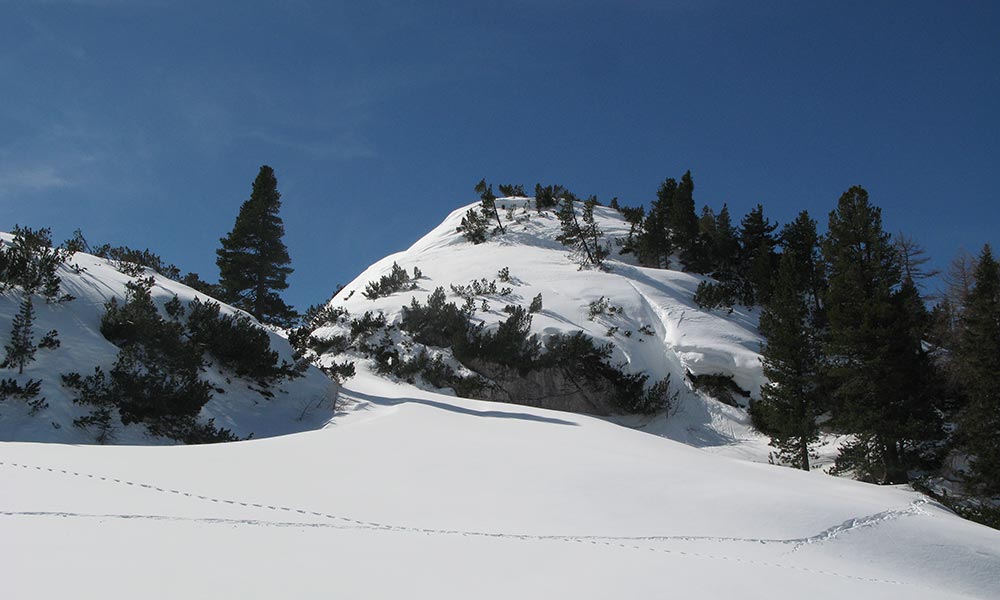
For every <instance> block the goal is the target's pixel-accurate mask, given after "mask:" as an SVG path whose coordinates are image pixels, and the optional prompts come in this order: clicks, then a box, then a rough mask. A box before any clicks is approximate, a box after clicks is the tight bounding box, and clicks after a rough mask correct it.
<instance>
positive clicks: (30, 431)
mask: <svg viewBox="0 0 1000 600" xmlns="http://www.w3.org/2000/svg"><path fill="white" fill-rule="evenodd" d="M11 237H12V236H10V235H9V234H0V240H3V241H9V240H10V239H11ZM68 262H69V264H67V265H63V266H61V267H60V269H59V276H60V277H61V279H62V285H61V292H62V293H67V294H70V295H72V296H74V297H75V298H76V299H75V300H72V301H70V302H62V303H46V302H45V301H44V299H42V298H41V297H40V296H35V297H34V307H35V322H34V333H35V335H34V339H35V341H36V343H37V341H38V340H39V339H40V338H41V337H42V335H44V334H45V332H47V331H50V330H52V329H55V330H57V331H58V332H59V340H60V346H59V348H56V349H53V350H47V349H39V350H38V351H37V353H36V355H35V358H36V360H35V361H33V362H31V363H29V364H28V365H26V366H25V368H24V374H23V375H18V374H17V371H11V370H8V369H4V370H3V371H4V373H2V374H0V377H4V378H6V377H13V378H14V379H16V380H17V381H18V382H20V383H24V382H26V381H27V380H28V379H36V380H41V381H42V386H41V392H40V397H44V398H45V399H46V402H47V403H48V408H47V409H45V410H43V411H41V412H40V413H39V414H37V415H29V414H28V408H27V407H26V406H25V405H24V404H23V403H21V402H17V401H8V402H3V403H0V440H4V441H44V442H61V443H69V444H88V443H94V440H93V437H94V436H93V434H91V433H88V432H86V431H84V430H82V429H79V428H77V427H74V426H73V420H74V419H76V418H78V417H81V416H83V415H85V414H87V412H88V410H89V409H88V408H87V407H84V406H79V405H76V404H74V403H73V401H72V399H73V397H74V396H75V392H74V391H73V390H70V389H68V388H66V387H64V386H62V385H61V383H60V381H61V380H60V376H61V375H62V374H66V373H72V372H76V373H80V374H82V375H84V376H86V375H89V374H91V373H93V372H94V367H101V368H102V369H104V371H105V372H107V371H109V370H110V368H111V367H112V366H113V365H114V362H115V359H116V357H117V355H118V348H117V347H116V346H115V345H114V344H112V343H111V342H109V341H107V340H106V339H104V336H103V335H101V331H100V327H101V317H102V316H103V315H104V312H105V308H104V305H105V303H106V302H108V300H110V299H111V298H117V299H118V301H119V302H122V301H124V298H125V292H126V287H125V284H126V283H128V282H129V281H130V280H132V279H133V278H132V277H129V276H128V275H125V274H123V273H121V272H119V271H118V270H116V269H115V268H114V267H113V266H112V265H111V263H109V262H108V261H106V260H104V259H102V258H98V257H96V256H92V255H90V254H86V253H82V252H78V253H76V254H74V255H73V256H72V257H71V258H70V260H69V261H68ZM70 265H76V266H77V267H79V268H80V270H79V272H77V271H76V270H74V269H73V268H71V266H70ZM148 276H154V277H155V284H154V285H153V288H152V290H151V295H152V297H153V302H154V303H156V304H157V306H158V307H159V308H160V312H161V315H165V314H166V313H165V311H164V310H163V304H164V303H165V302H167V301H168V300H170V299H171V298H173V296H174V295H175V294H176V295H177V297H178V298H179V299H180V300H181V301H182V302H183V303H184V304H185V305H186V304H187V303H188V302H190V301H192V300H194V299H195V298H201V300H202V301H205V300H213V299H211V298H208V297H207V296H205V295H204V294H201V293H199V292H196V291H195V290H193V289H191V288H189V287H187V286H185V285H182V284H180V283H177V282H175V281H171V280H170V279H167V278H165V277H162V276H160V275H157V274H156V273H155V272H154V271H152V270H149V269H147V270H146V272H145V273H143V274H142V275H141V277H148ZM22 296H23V294H22V292H21V291H20V290H16V289H11V290H7V291H5V292H0V339H2V344H6V343H7V336H8V332H9V331H10V322H11V320H12V319H13V318H14V315H16V314H17V312H18V310H19V308H20V303H21V298H22ZM213 301H214V300H213ZM222 312H223V314H232V313H234V312H237V311H236V309H234V308H232V307H231V306H228V305H225V304H223V305H222ZM269 334H270V338H271V348H272V350H276V351H277V352H278V355H279V357H280V359H283V360H287V361H289V362H292V349H291V347H290V346H289V345H288V342H287V340H285V339H284V338H283V337H281V336H279V335H277V334H276V333H274V332H269ZM2 344H0V345H2ZM202 379H204V380H206V381H209V382H210V383H211V384H212V386H213V387H215V388H216V389H217V391H215V392H214V393H213V398H212V400H211V401H209V402H208V404H206V405H205V407H204V408H203V409H202V412H201V418H202V419H209V418H214V419H215V425H216V426H217V427H225V428H229V429H231V430H232V431H233V433H235V434H236V435H238V436H240V437H247V436H250V435H251V434H252V435H253V436H254V437H268V436H273V435H283V434H286V433H292V432H296V431H306V430H311V429H316V428H317V427H321V426H322V425H323V424H324V423H326V422H327V421H328V420H329V419H330V417H331V416H332V414H333V401H334V398H335V397H336V386H335V385H333V384H332V383H331V382H330V381H329V380H328V379H327V378H326V376H325V375H323V373H322V372H320V371H319V369H315V368H310V369H309V371H308V372H307V373H306V374H305V376H304V377H302V378H299V379H295V380H291V381H283V382H281V383H280V384H279V385H277V386H276V389H275V390H273V391H274V394H275V398H274V399H268V398H266V397H265V396H263V395H262V394H260V393H258V392H256V391H254V390H253V389H251V388H252V387H257V386H255V385H253V384H252V383H251V382H248V381H245V380H241V379H239V378H237V377H234V376H232V375H231V374H228V373H224V372H222V371H220V370H219V369H218V368H217V367H215V366H214V365H211V364H210V365H209V366H208V367H207V368H206V369H205V370H204V371H203V373H202ZM220 389H221V390H223V391H221V392H220V391H218V390H220ZM114 436H115V442H116V443H121V444H169V443H173V442H171V441H170V440H165V439H162V438H152V437H150V436H149V435H148V434H147V433H146V431H145V428H144V427H142V426H140V425H131V426H128V427H122V426H120V425H119V426H118V427H117V430H116V431H115V432H114Z"/></svg>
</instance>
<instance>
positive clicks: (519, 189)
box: [498, 183, 525, 198]
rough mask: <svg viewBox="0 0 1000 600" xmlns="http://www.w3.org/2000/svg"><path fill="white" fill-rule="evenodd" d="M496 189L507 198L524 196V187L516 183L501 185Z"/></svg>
mask: <svg viewBox="0 0 1000 600" xmlns="http://www.w3.org/2000/svg"><path fill="white" fill-rule="evenodd" d="M498 188H499V190H500V193H501V194H503V195H504V196H506V197H508V198H524V197H525V195H524V186H523V185H521V184H520V183H518V184H516V185H515V184H510V183H501V184H500V185H499V186H498Z"/></svg>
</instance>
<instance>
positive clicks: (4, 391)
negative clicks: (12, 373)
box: [0, 378, 49, 415]
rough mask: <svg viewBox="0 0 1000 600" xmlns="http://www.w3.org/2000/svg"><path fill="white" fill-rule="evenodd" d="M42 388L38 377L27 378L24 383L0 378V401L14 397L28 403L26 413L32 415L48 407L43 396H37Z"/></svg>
mask: <svg viewBox="0 0 1000 600" xmlns="http://www.w3.org/2000/svg"><path fill="white" fill-rule="evenodd" d="M41 389H42V381H41V380H40V379H29V380H28V381H27V382H25V384H24V385H21V384H19V383H18V382H17V381H15V380H14V379H11V378H7V379H0V402H3V401H6V400H9V399H11V398H14V399H15V400H20V401H21V402H24V403H25V404H27V405H28V408H29V409H30V410H29V411H28V414H30V415H34V414H37V413H38V412H39V411H42V410H45V409H46V408H48V407H49V404H48V402H46V401H45V398H39V397H38V393H39V392H40V391H41Z"/></svg>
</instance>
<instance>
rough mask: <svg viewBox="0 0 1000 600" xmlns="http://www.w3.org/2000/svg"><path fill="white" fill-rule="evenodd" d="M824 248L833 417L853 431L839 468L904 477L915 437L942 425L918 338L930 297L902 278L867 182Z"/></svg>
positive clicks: (836, 216)
mask: <svg viewBox="0 0 1000 600" xmlns="http://www.w3.org/2000/svg"><path fill="white" fill-rule="evenodd" d="M823 250H824V255H825V259H826V262H827V264H828V269H829V287H828V289H827V293H826V303H825V304H826V306H827V307H828V308H827V314H828V318H829V323H830V337H829V343H828V347H827V354H828V356H829V357H830V358H829V363H828V373H829V375H830V377H831V378H832V385H833V397H834V399H835V404H834V420H835V423H837V424H839V425H840V426H841V427H844V428H846V429H847V430H848V431H851V432H852V433H854V434H855V435H856V441H855V442H854V443H852V444H848V445H847V446H845V447H844V448H843V449H842V450H841V453H840V456H838V459H837V470H839V471H846V470H852V471H854V473H855V475H856V476H857V477H858V478H860V479H863V480H868V481H873V482H877V483H903V482H906V481H907V467H908V466H911V465H912V460H913V454H914V452H915V451H917V450H918V448H917V446H918V444H917V442H919V441H921V440H924V439H927V435H926V433H925V432H927V431H929V430H933V429H934V428H935V423H934V417H933V414H932V413H933V409H932V407H931V406H930V401H931V398H930V395H931V394H932V393H933V386H929V385H928V383H930V382H929V381H928V378H927V377H928V375H927V374H928V366H929V360H928V358H927V356H926V354H925V353H924V351H923V349H922V346H921V333H922V331H921V329H922V323H923V322H924V318H923V317H922V316H921V315H920V314H919V312H920V311H921V310H922V309H923V304H922V302H921V301H920V298H919V294H917V293H916V288H915V286H913V284H912V282H905V284H904V282H902V281H901V275H900V266H899V260H898V258H899V255H898V253H897V252H896V250H895V248H894V247H893V245H892V241H891V238H890V236H889V234H888V233H886V232H885V231H884V230H883V229H882V214H881V210H879V209H878V208H877V207H875V206H872V205H871V204H870V203H869V200H868V193H867V192H866V191H865V190H864V189H863V188H861V187H859V186H855V187H852V188H851V189H850V190H848V191H847V192H845V193H844V194H843V195H842V196H841V197H840V200H839V202H838V206H837V209H836V210H835V211H833V212H832V213H830V225H829V234H828V236H827V239H826V243H825V244H824V248H823Z"/></svg>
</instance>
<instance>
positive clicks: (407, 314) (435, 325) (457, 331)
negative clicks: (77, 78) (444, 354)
mask: <svg viewBox="0 0 1000 600" xmlns="http://www.w3.org/2000/svg"><path fill="white" fill-rule="evenodd" d="M400 328H401V329H402V330H403V331H407V332H409V333H410V334H411V335H413V339H414V340H416V341H417V342H419V343H421V344H426V345H428V346H441V347H445V346H452V345H454V344H456V343H459V342H460V340H464V339H465V337H466V334H467V333H468V330H469V317H468V314H466V312H465V311H463V310H462V309H461V308H459V307H458V306H456V305H455V303H453V302H446V296H445V291H444V288H440V287H439V288H437V289H435V290H434V292H433V293H431V295H430V296H428V298H427V304H426V306H423V305H421V304H420V302H418V301H417V299H416V298H414V299H413V300H412V301H411V302H410V305H409V306H408V307H404V308H403V315H402V320H401V322H400Z"/></svg>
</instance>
